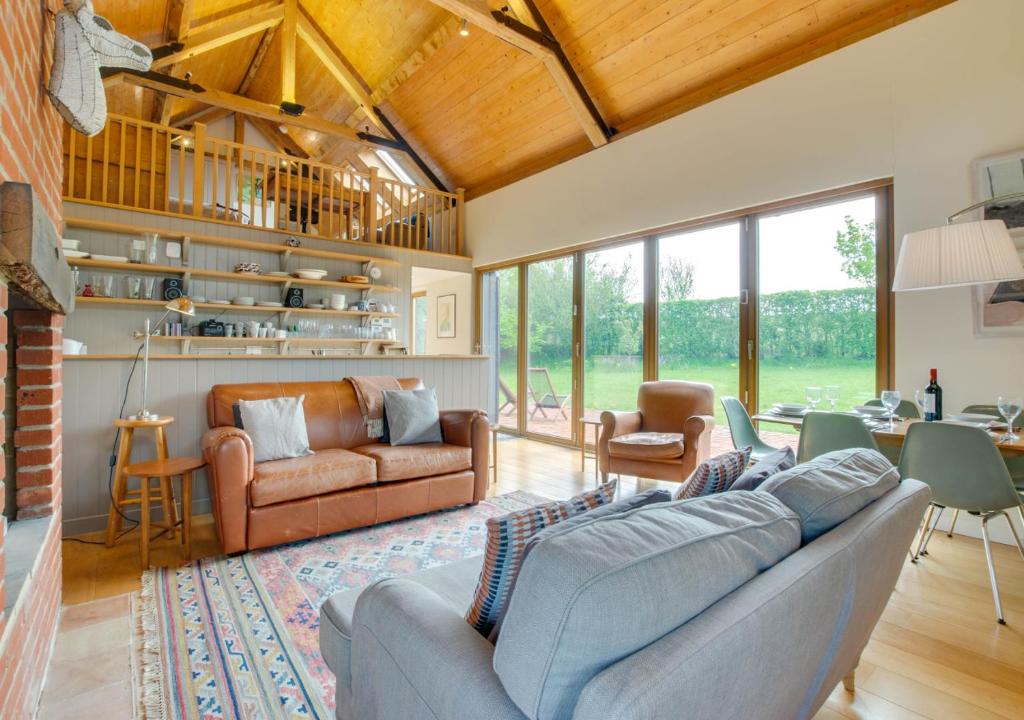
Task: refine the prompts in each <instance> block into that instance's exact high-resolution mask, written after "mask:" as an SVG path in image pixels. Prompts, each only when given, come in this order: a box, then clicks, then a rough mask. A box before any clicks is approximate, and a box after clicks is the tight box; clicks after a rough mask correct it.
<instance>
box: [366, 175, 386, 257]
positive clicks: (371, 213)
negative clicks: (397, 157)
mask: <svg viewBox="0 0 1024 720" xmlns="http://www.w3.org/2000/svg"><path fill="white" fill-rule="evenodd" d="M379 193H380V178H379V177H378V176H377V168H375V167H372V168H370V189H369V190H368V191H367V201H366V212H365V216H366V219H365V220H363V235H364V237H366V238H367V242H371V243H376V242H377V195H378V194H379ZM381 209H382V210H383V208H381ZM383 239H384V237H383V234H382V235H381V240H383Z"/></svg>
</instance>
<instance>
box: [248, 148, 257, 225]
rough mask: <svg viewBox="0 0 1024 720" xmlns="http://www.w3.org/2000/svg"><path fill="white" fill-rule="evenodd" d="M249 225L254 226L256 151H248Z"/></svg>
mask: <svg viewBox="0 0 1024 720" xmlns="http://www.w3.org/2000/svg"><path fill="white" fill-rule="evenodd" d="M249 225H251V226H255V225H256V151H255V150H250V151H249Z"/></svg>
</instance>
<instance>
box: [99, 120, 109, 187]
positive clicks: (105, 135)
mask: <svg viewBox="0 0 1024 720" xmlns="http://www.w3.org/2000/svg"><path fill="white" fill-rule="evenodd" d="M109 166H110V120H107V126H106V127H105V128H103V192H102V193H100V198H101V199H102V200H103V202H106V201H107V180H108V168H109Z"/></svg>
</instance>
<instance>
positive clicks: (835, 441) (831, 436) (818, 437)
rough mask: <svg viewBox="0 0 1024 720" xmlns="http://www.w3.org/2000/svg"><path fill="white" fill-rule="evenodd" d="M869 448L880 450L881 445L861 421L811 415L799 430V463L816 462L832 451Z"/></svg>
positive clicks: (842, 417) (821, 414) (806, 416)
mask: <svg viewBox="0 0 1024 720" xmlns="http://www.w3.org/2000/svg"><path fill="white" fill-rule="evenodd" d="M847 448H868V449H870V450H878V443H877V442H876V441H875V437H874V435H872V434H871V431H870V430H868V427H867V425H865V424H864V421H863V420H861V419H860V418H859V417H856V416H854V415H845V414H841V413H831V412H809V413H807V414H806V415H804V421H803V424H802V425H801V426H800V445H799V447H798V449H797V452H796V460H797V462H798V463H803V462H807V461H808V460H813V459H814V458H816V457H818V456H819V455H824V454H825V453H827V452H832V451H833V450H845V449H847Z"/></svg>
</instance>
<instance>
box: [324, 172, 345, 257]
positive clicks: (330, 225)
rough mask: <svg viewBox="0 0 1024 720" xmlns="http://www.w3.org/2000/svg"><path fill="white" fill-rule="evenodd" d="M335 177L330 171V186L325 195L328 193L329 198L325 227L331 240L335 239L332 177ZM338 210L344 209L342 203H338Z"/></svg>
mask: <svg viewBox="0 0 1024 720" xmlns="http://www.w3.org/2000/svg"><path fill="white" fill-rule="evenodd" d="M335 175H336V172H335V171H334V170H332V171H331V184H330V187H329V188H328V190H327V193H328V196H329V197H328V198H327V207H328V212H329V213H330V217H329V218H328V219H327V223H328V225H327V236H328V237H329V238H331V239H332V240H334V239H335V237H334V180H335V177H334V176H335ZM338 208H339V209H344V208H343V206H342V203H341V202H340V201H339V202H338ZM338 219H339V220H340V219H341V218H340V217H339V218H338Z"/></svg>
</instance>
